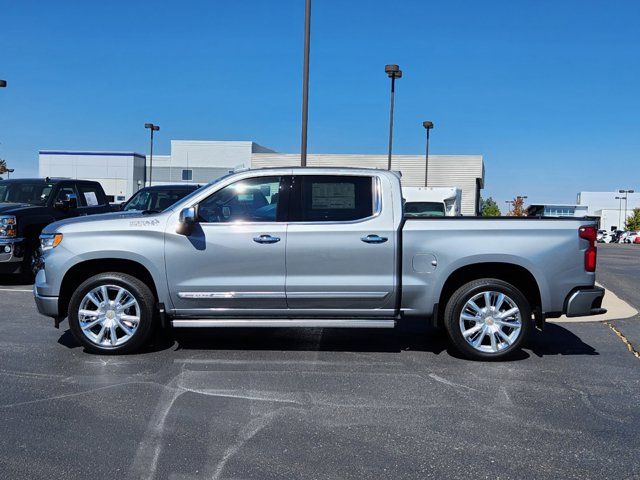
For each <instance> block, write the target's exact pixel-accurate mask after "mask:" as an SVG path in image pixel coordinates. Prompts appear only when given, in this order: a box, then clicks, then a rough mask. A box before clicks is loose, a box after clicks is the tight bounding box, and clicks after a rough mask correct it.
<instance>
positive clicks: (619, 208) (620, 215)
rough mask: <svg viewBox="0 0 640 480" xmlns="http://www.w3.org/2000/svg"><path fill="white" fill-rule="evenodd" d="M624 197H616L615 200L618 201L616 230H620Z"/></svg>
mask: <svg viewBox="0 0 640 480" xmlns="http://www.w3.org/2000/svg"><path fill="white" fill-rule="evenodd" d="M623 198H624V197H616V200H620V202H619V204H618V230H622V199H623Z"/></svg>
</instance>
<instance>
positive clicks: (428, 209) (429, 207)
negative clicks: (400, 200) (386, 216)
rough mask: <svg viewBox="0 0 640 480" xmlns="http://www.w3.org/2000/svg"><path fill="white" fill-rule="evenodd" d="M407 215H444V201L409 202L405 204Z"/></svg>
mask: <svg viewBox="0 0 640 480" xmlns="http://www.w3.org/2000/svg"><path fill="white" fill-rule="evenodd" d="M404 214H405V216H407V217H444V203H442V202H407V203H405V205H404Z"/></svg>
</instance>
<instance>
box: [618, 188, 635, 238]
mask: <svg viewBox="0 0 640 480" xmlns="http://www.w3.org/2000/svg"><path fill="white" fill-rule="evenodd" d="M634 192H635V190H618V193H624V197H622V198H624V224H625V227H624V228H625V230H626V229H627V227H626V225H627V199H628V198H629V194H630V193H634Z"/></svg>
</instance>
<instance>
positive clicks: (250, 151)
mask: <svg viewBox="0 0 640 480" xmlns="http://www.w3.org/2000/svg"><path fill="white" fill-rule="evenodd" d="M299 164H300V155H299V154H289V153H277V152H274V151H273V150H270V149H268V148H265V147H263V146H261V145H258V144H257V143H254V142H250V141H246V142H237V141H195V140H172V141H171V154H170V155H154V156H153V165H151V162H150V161H149V159H148V158H147V159H146V167H147V168H146V172H145V171H144V165H145V156H144V155H141V154H138V153H131V152H129V153H127V152H89V151H72V152H70V151H51V150H43V151H41V152H40V176H41V177H47V176H48V177H71V178H85V179H91V180H98V181H99V182H100V183H101V184H102V185H103V188H104V189H105V192H106V193H107V195H109V196H110V197H113V201H115V202H120V201H122V200H123V197H124V198H129V197H130V196H131V195H132V194H133V193H135V192H136V191H137V190H138V189H139V188H141V187H142V186H145V185H148V184H149V183H150V182H149V179H151V184H153V185H162V184H171V183H198V184H205V183H208V182H210V181H212V180H214V179H216V178H218V177H220V176H221V175H225V174H227V173H229V172H232V171H236V170H240V169H247V168H265V167H281V166H296V165H299ZM307 165H308V166H334V167H369V168H386V167H387V156H386V155H367V154H309V155H308V156H307ZM392 169H393V170H398V171H400V172H401V173H402V183H403V185H405V186H412V187H418V186H424V178H425V159H424V155H394V156H393V162H392ZM428 173H429V186H431V187H456V188H459V189H460V190H461V191H462V214H463V215H475V214H476V212H477V211H478V207H479V200H480V190H481V189H482V188H483V187H484V163H483V158H482V156H481V155H430V156H429V169H428Z"/></svg>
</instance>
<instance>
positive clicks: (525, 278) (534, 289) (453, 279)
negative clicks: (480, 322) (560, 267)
mask: <svg viewBox="0 0 640 480" xmlns="http://www.w3.org/2000/svg"><path fill="white" fill-rule="evenodd" d="M481 278H496V279H498V280H502V281H504V282H507V283H510V284H511V285H513V286H514V287H516V288H517V289H518V290H520V291H521V292H522V294H523V295H524V296H525V298H526V299H527V300H528V301H529V303H530V305H531V310H532V312H534V314H536V315H538V314H539V313H540V311H541V309H542V299H541V296H540V287H539V286H538V282H537V281H536V279H535V277H534V276H533V275H532V273H531V272H530V271H529V270H527V269H526V268H524V267H522V266H520V265H516V264H513V263H498V262H487V263H475V264H472V265H465V266H464V267H460V268H459V269H458V270H455V271H454V272H453V273H452V274H451V275H449V278H447V281H446V282H445V283H444V285H443V287H442V292H441V293H440V300H439V302H438V312H439V314H438V319H437V322H438V325H442V324H443V323H442V322H443V314H444V310H445V306H446V303H447V302H448V301H449V298H451V295H452V294H453V292H455V291H456V290H457V289H458V288H460V287H461V286H462V285H464V284H466V283H469V282H472V281H473V280H479V279H481Z"/></svg>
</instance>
